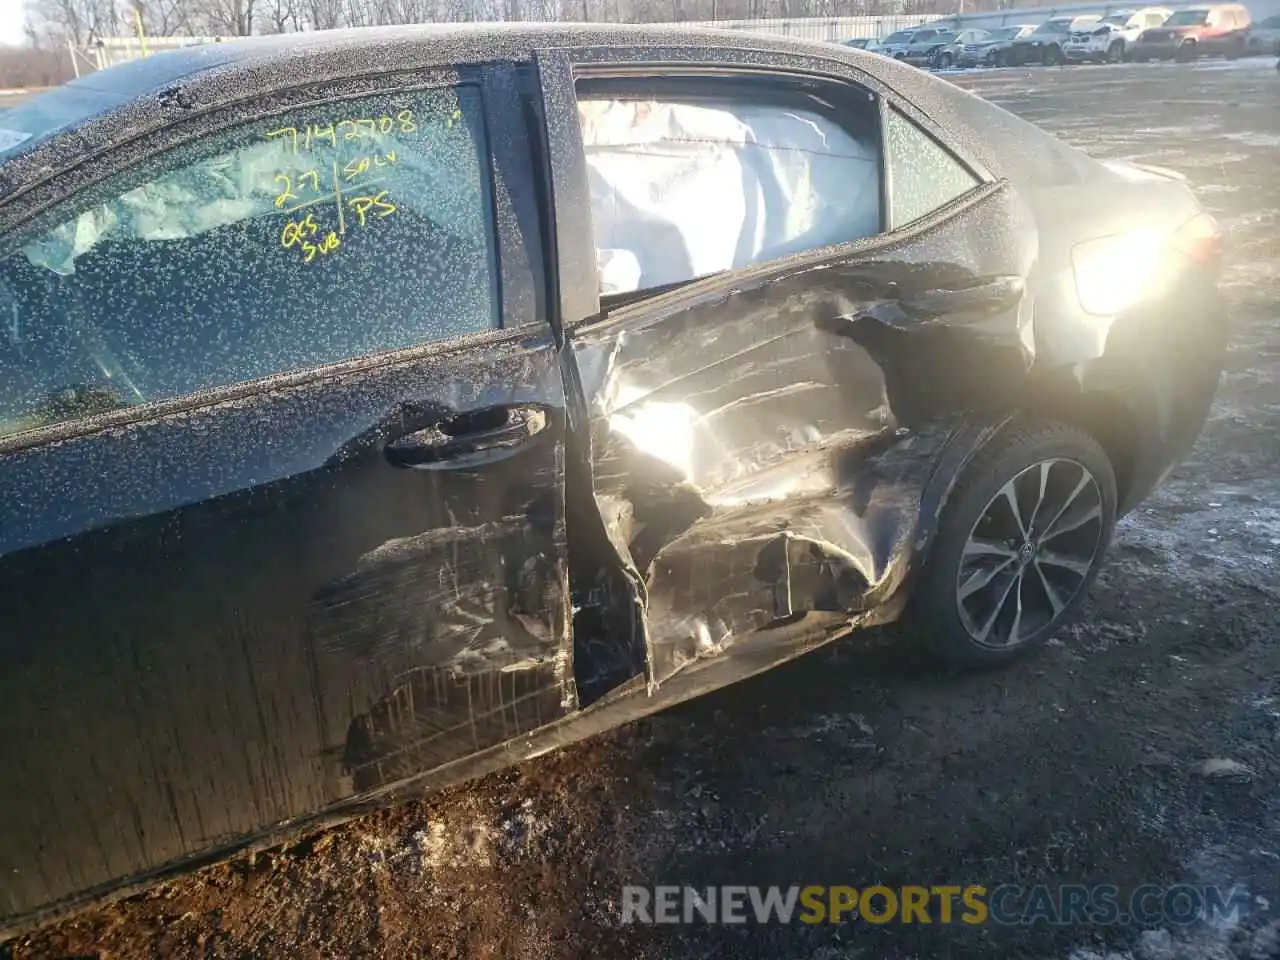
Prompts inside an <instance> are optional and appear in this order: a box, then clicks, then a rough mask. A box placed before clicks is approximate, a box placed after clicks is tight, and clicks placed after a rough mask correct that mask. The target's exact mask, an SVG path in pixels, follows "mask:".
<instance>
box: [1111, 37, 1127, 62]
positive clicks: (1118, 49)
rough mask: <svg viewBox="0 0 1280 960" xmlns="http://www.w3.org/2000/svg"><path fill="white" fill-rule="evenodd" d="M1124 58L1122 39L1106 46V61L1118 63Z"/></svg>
mask: <svg viewBox="0 0 1280 960" xmlns="http://www.w3.org/2000/svg"><path fill="white" fill-rule="evenodd" d="M1123 60H1124V41H1123V40H1117V41H1116V42H1115V43H1113V44H1111V46H1109V47H1107V63H1120V62H1122V61H1123Z"/></svg>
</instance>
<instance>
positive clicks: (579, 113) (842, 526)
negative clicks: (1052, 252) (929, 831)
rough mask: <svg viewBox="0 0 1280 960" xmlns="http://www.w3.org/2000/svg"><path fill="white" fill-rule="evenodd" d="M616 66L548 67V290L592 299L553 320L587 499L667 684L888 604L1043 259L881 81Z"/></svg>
mask: <svg viewBox="0 0 1280 960" xmlns="http://www.w3.org/2000/svg"><path fill="white" fill-rule="evenodd" d="M625 56H627V55H624V57H625ZM631 56H632V59H631V60H630V61H629V62H623V63H619V62H618V60H619V55H618V54H617V53H616V52H614V51H610V52H609V53H608V55H604V54H601V53H600V52H599V51H592V50H581V51H572V52H564V51H548V52H547V53H546V54H544V55H543V57H542V58H541V60H540V71H541V76H542V82H543V85H544V88H545V89H544V96H545V99H546V102H547V104H548V105H549V106H548V109H549V110H552V111H554V110H557V109H560V110H562V111H564V114H562V115H558V116H554V117H552V118H549V119H548V128H549V129H550V131H551V136H552V145H551V152H552V154H553V155H554V156H556V157H558V158H559V161H560V162H559V164H558V165H557V168H556V173H557V179H556V183H555V186H556V193H557V216H558V218H559V222H558V235H559V237H560V244H561V249H560V251H559V253H560V257H559V259H560V264H561V271H562V277H561V289H562V290H568V289H573V285H572V284H570V283H568V282H567V279H568V278H572V279H573V280H574V281H575V283H576V286H577V287H580V288H590V290H591V291H592V297H591V298H589V302H583V301H582V300H579V301H577V302H574V303H566V304H565V305H564V314H565V318H566V322H567V323H568V324H569V326H570V330H569V333H568V342H569V346H570V348H571V352H570V355H571V357H572V359H573V362H574V364H575V365H576V370H577V380H578V381H579V382H580V384H581V389H582V391H583V397H584V403H585V406H586V409H587V410H588V411H589V413H590V423H591V434H592V467H593V477H594V479H593V485H594V494H595V499H596V503H597V507H598V510H599V513H600V515H601V516H602V517H603V518H604V519H605V522H606V524H607V525H608V526H609V529H610V533H611V540H612V542H613V543H614V544H615V545H617V546H618V547H619V554H620V562H621V563H622V564H623V565H624V566H626V567H627V568H628V570H629V572H630V573H631V574H632V576H633V578H634V580H635V581H636V582H638V583H641V584H643V589H641V590H639V591H638V592H637V597H636V600H637V603H639V604H641V605H642V606H643V609H644V628H645V634H646V648H647V658H648V675H649V680H650V683H651V684H660V683H663V682H665V681H666V680H668V679H669V678H671V677H672V676H673V675H675V674H676V673H678V672H680V671H682V670H686V669H687V668H689V667H690V666H691V665H694V664H696V663H708V662H714V661H718V660H720V659H721V658H723V657H725V656H732V655H734V654H735V653H737V652H739V651H744V650H747V649H750V648H751V646H752V644H751V643H748V642H747V641H748V640H749V637H750V635H751V634H752V633H754V632H757V631H759V630H760V629H761V628H766V627H777V626H780V625H783V624H790V623H792V622H794V621H796V620H797V619H798V618H802V617H804V616H805V615H806V614H808V613H809V612H811V611H828V612H832V613H849V614H851V615H855V616H856V615H858V614H860V613H862V612H865V611H871V610H874V609H876V608H878V607H880V606H881V605H882V604H884V603H885V602H886V601H888V600H889V599H890V598H892V597H894V595H895V592H896V591H897V590H898V588H899V587H900V586H901V585H902V584H903V582H904V579H905V577H906V574H907V573H908V570H909V568H910V566H911V564H912V562H913V555H914V550H915V545H916V543H917V534H918V531H919V524H920V519H921V517H922V515H923V514H924V513H925V512H926V511H925V508H924V502H925V499H926V489H927V487H928V484H929V481H930V477H931V475H932V474H933V472H934V468H935V467H936V465H937V463H938V461H939V457H940V456H941V452H942V450H943V449H944V447H945V446H946V444H947V443H948V442H949V440H950V439H951V438H953V437H954V436H955V435H956V433H957V431H958V430H959V429H960V428H961V427H962V426H964V425H965V424H966V422H967V420H966V418H967V417H968V416H969V415H970V414H971V413H973V411H975V409H977V408H981V407H984V406H986V407H989V408H991V409H1000V408H1002V407H1004V406H1006V405H1007V404H1008V403H1009V397H1008V396H1007V395H1001V394H1002V392H1003V391H1004V390H1005V388H1007V387H1009V386H1012V385H1015V384H1017V383H1018V382H1019V381H1020V379H1021V378H1022V376H1023V375H1024V374H1025V373H1026V370H1027V364H1028V361H1029V358H1030V349H1031V330H1030V305H1029V302H1028V297H1027V296H1026V286H1027V284H1026V281H1027V278H1028V276H1029V274H1030V271H1031V268H1032V264H1033V262H1034V257H1035V249H1036V248H1035V233H1034V225H1033V222H1032V221H1031V219H1030V217H1029V215H1028V213H1027V211H1026V209H1025V208H1024V206H1023V205H1022V203H1021V201H1020V200H1019V199H1018V198H1017V197H1016V196H1015V195H1014V194H1013V193H1012V191H1011V190H1010V189H1009V188H1008V187H1007V186H1006V185H1004V184H1001V183H997V182H993V181H992V180H991V179H990V178H989V177H988V176H986V175H984V174H983V172H982V171H981V170H980V169H979V168H978V167H977V166H976V165H975V164H973V163H971V162H967V161H965V160H964V159H962V158H961V156H960V155H959V154H958V153H956V152H953V151H952V150H950V149H949V148H948V147H946V146H945V145H944V144H943V142H942V141H941V140H940V139H938V136H937V134H936V132H934V131H933V130H932V128H931V127H930V125H929V124H928V121H927V119H926V118H924V117H922V116H920V115H919V114H918V113H917V112H915V111H914V109H913V108H912V107H911V106H910V105H909V104H907V103H903V102H901V101H898V100H897V99H896V98H894V97H892V96H890V95H888V94H886V93H885V92H884V91H883V89H882V88H878V86H877V84H876V83H875V82H874V80H873V78H870V77H866V76H860V75H858V74H857V72H856V71H853V70H852V69H851V68H843V67H840V66H839V65H837V64H834V63H832V62H830V61H820V62H816V63H811V62H808V61H807V60H805V59H804V58H796V60H795V62H792V63H786V64H776V63H772V62H771V64H770V66H769V67H767V68H766V67H763V66H761V65H760V64H757V63H753V62H751V59H750V54H745V53H744V54H742V55H740V56H736V55H735V54H734V53H733V52H731V51H698V50H692V49H690V50H670V49H664V50H662V51H661V56H660V57H656V58H654V55H653V54H648V53H646V52H645V51H637V52H635V53H634V55H631ZM606 60H607V62H602V61H606ZM841 71H843V73H842V72H841ZM574 237H591V238H594V248H593V249H591V250H589V251H586V252H584V251H569V252H568V253H567V252H566V250H565V249H564V245H565V243H566V242H567V239H566V238H574ZM582 264H591V265H593V266H594V267H595V269H594V271H592V272H594V274H595V275H594V276H588V275H587V271H585V270H583V269H582V268H581V265H582ZM575 271H577V272H576V273H575ZM790 652H795V651H794V649H792V650H791V651H790ZM783 655H785V651H783V650H781V649H778V650H773V651H769V650H765V651H761V650H759V649H756V650H754V652H753V653H752V654H751V657H752V661H753V663H754V664H755V668H762V667H764V666H768V665H769V664H770V662H771V661H772V660H773V659H776V658H781V657H782V656H783Z"/></svg>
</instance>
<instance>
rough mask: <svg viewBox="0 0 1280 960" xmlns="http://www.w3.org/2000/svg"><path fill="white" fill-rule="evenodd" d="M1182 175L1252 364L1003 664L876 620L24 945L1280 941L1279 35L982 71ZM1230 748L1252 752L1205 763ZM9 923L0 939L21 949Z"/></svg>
mask: <svg viewBox="0 0 1280 960" xmlns="http://www.w3.org/2000/svg"><path fill="white" fill-rule="evenodd" d="M954 79H955V80H956V82H958V83H962V84H963V85H965V86H967V87H970V88H972V89H974V90H976V91H978V92H980V93H982V94H984V95H986V96H988V97H990V98H992V99H994V100H996V101H998V102H1001V103H1003V104H1005V105H1007V106H1008V107H1010V108H1011V109H1013V110H1014V111H1015V112H1017V113H1020V114H1021V115H1023V116H1025V117H1027V118H1029V119H1031V120H1034V121H1036V122H1037V123H1040V124H1042V125H1044V126H1045V127H1048V128H1049V129H1052V130H1054V131H1057V132H1058V133H1060V134H1061V135H1062V136H1064V137H1066V138H1067V139H1069V140H1071V141H1073V142H1075V143H1078V144H1079V145H1081V146H1083V147H1085V148H1087V149H1089V150H1091V151H1093V152H1094V153H1096V154H1098V155H1101V156H1106V157H1117V158H1125V159H1135V160H1143V161H1148V162H1152V163H1157V164H1161V165H1164V166H1167V167H1172V168H1174V169H1177V170H1180V171H1182V172H1184V173H1186V174H1188V175H1189V176H1190V177H1191V178H1192V179H1193V180H1194V182H1195V184H1196V185H1197V189H1198V191H1199V193H1200V196H1201V197H1202V199H1203V201H1204V203H1205V204H1206V206H1207V207H1208V208H1209V209H1210V210H1211V211H1212V212H1213V213H1214V214H1215V215H1217V216H1218V217H1219V218H1220V219H1221V221H1222V222H1223V223H1224V224H1225V225H1226V228H1227V231H1228V237H1229V242H1230V253H1229V265H1228V268H1227V271H1226V275H1225V288H1226V293H1227V296H1228V298H1229V301H1230V304H1231V308H1232V315H1233V318H1234V322H1235V327H1236V329H1235V333H1234V337H1233V347H1232V350H1231V355H1230V359H1229V367H1228V370H1227V373H1226V375H1225V376H1224V378H1223V381H1222V385H1221V389H1220V391H1219V395H1218V400H1217V403H1216V405H1215V407H1214V410H1213V414H1212V417H1211V420H1210V423H1209V425H1208V427H1207V428H1206V431H1205V433H1204V436H1203V438H1202V439H1201V441H1200V443H1199V445H1198V446H1197V447H1196V448H1195V451H1194V453H1193V454H1192V456H1191V457H1190V458H1189V459H1188V460H1187V462H1186V463H1185V464H1184V465H1183V466H1182V467H1181V469H1180V470H1179V471H1178V472H1177V474H1176V476H1175V477H1174V478H1173V479H1172V480H1171V481H1170V482H1169V484H1168V485H1167V486H1166V487H1165V488H1164V489H1163V490H1162V491H1161V492H1160V493H1159V494H1158V495H1157V496H1155V497H1154V498H1153V499H1152V500H1151V501H1149V503H1148V504H1147V505H1146V507H1145V508H1144V509H1142V510H1140V511H1138V512H1137V513H1136V514H1135V515H1133V516H1131V517H1129V518H1128V519H1126V521H1125V522H1124V523H1123V524H1122V526H1121V529H1120V530H1119V532H1118V538H1117V543H1116V545H1115V550H1114V553H1113V557H1112V559H1111V561H1110V563H1109V564H1108V565H1107V567H1106V569H1105V571H1104V573H1103V575H1102V577H1101V579H1100V581H1099V583H1098V585H1097V587H1096V589H1095V591H1094V595H1093V599H1092V601H1091V602H1090V604H1089V607H1088V609H1087V610H1086V612H1085V615H1084V617H1083V619H1082V620H1081V622H1080V623H1079V624H1078V625H1076V626H1075V627H1074V628H1072V629H1071V630H1069V631H1068V632H1067V633H1066V634H1064V635H1063V636H1062V637H1061V638H1060V642H1054V643H1053V644H1052V646H1051V647H1050V648H1049V649H1047V650H1045V651H1043V652H1042V653H1041V654H1040V655H1038V656H1036V657H1033V658H1031V659H1029V660H1027V661H1025V662H1023V663H1022V664H1020V665H1018V666H1016V667H1015V668H1013V669H1009V670H1004V671H1001V672H998V673H987V674H978V675H963V676H953V675H944V674H940V673H938V672H937V671H936V670H934V669H932V668H931V667H930V665H929V662H928V660H927V659H926V658H924V657H922V656H921V655H920V654H919V653H918V652H917V649H916V646H915V644H914V643H913V642H912V638H910V637H902V636H895V635H894V634H893V633H892V632H873V633H868V634H863V635H858V636H854V637H852V638H850V639H848V640H846V641H842V642H840V643H838V644H836V645H834V646H832V647H830V648H827V649H825V650H823V651H820V652H818V653H816V654H814V655H811V656H809V657H808V658H804V659H802V660H801V661H798V662H796V663H794V664H791V665H789V666H786V667H783V668H780V669H777V670H775V671H773V672H771V673H769V674H767V675H765V676H762V677H760V678H757V679H755V680H753V681H750V682H746V683H742V684H739V685H737V686H734V687H732V688H730V689H726V690H724V691H722V692H720V693H718V694H715V695H712V696H709V697H706V698H704V699H703V700H701V701H699V702H696V703H692V704H689V705H687V706H684V707H682V708H679V709H675V710H671V711H669V712H667V713H665V714H663V715H660V716H657V717H655V718H652V719H649V720H645V721H642V722H639V723H635V724H633V725H631V726H629V727H626V728H624V729H621V730H618V731H616V732H614V733H612V734H609V735H606V736H604V737H600V738H597V739H595V740H594V741H591V742H589V743H586V744H584V745H581V746H578V747H576V748H573V749H568V750H564V751H562V752H560V753H558V754H555V755H551V756H547V757H543V758H541V759H538V760H536V761H533V762H530V763H527V764H525V765H523V766H521V767H519V768H517V769H515V770H513V771H510V772H507V773H504V774H501V775H497V776H492V777H489V778H487V779H485V780H481V781H479V782H477V783H474V784H471V785H470V786H468V787H466V788H462V789H457V790H454V791H452V792H450V793H447V794H444V795H441V796H438V797H435V798H432V799H429V800H425V801H422V802H417V803H413V804H410V805H408V806H405V807H401V808H399V809H397V810H395V811H391V812H386V813H382V814H378V815H373V816H369V817H366V818H363V819H361V820H358V821H355V822H353V823H350V824H348V825H347V826H345V827H343V828H340V829H337V830H334V831H331V832H329V833H327V834H324V835H321V836H320V837H318V838H312V839H311V840H309V841H307V842H305V843H303V844H301V845H298V846H295V847H292V848H288V849H281V850H277V851H274V852H272V853H269V854H260V855H258V856H257V857H255V858H253V859H252V860H241V861H238V862H235V863H232V864H229V865H226V866H221V867H216V868H213V869H209V870H206V871H205V872H203V873H200V874H198V875H196V876H194V877H190V878H188V879H185V880H181V881H177V882H174V883H171V884H169V885H167V886H165V887H162V888H160V889H158V890H156V891H154V892H151V893H149V894H145V895H142V896H139V897H135V898H133V899H131V900H127V901H122V902H120V903H117V904H115V905H113V906H110V907H108V908H105V909H102V910H99V911H97V912H92V913H87V914H83V915H81V916H79V917H77V918H75V919H73V920H70V921H67V922H65V923H63V924H61V925H59V926H55V927H52V928H49V929H46V930H44V931H42V932H40V933H38V934H36V935H33V936H30V937H28V938H26V939H24V940H21V941H18V942H16V943H12V944H10V945H9V948H8V949H9V950H10V951H11V952H12V955H13V956H14V957H15V958H35V957H50V958H53V957H86V956H93V957H100V958H108V957H111V958H115V957H152V956H159V957H236V958H241V957H244V958H248V957H272V958H274V957H289V958H298V960H303V958H339V957H342V958H345V957H370V958H379V960H384V958H385V960H390V958H409V957H415V958H418V957H520V958H548V957H592V958H601V960H604V958H624V957H625V958H670V960H685V958H688V960H693V958H711V957H734V958H752V957H761V958H765V957H768V958H773V960H779V958H789V960H852V958H868V960H870V958H886V960H887V958H895V960H896V958H902V960H905V958H910V957H919V958H961V957H983V958H987V957H996V958H1002V957H1017V958H1023V957H1025V958H1037V960H1190V958H1196V960H1200V958H1204V960H1219V958H1224V960H1225V958H1234V960H1264V958H1277V957H1280V789H1278V788H1280V642H1277V641H1278V638H1280V576H1277V570H1278V568H1280V74H1278V73H1277V71H1276V69H1275V65H1274V62H1273V61H1271V60H1265V61H1263V60H1251V61H1241V62H1238V63H1232V64H1227V63H1222V62H1217V63H1204V64H1199V65H1196V66H1182V65H1158V66H1157V65H1132V66H1122V67H1099V68H1086V67H1081V68H1074V69H1065V70H1056V69H1055V70H1035V71H1031V72H1023V71H994V72H988V73H982V74H972V75H966V76H956V77H955V78H954ZM1211 759H1222V760H1230V761H1234V762H1235V763H1237V764H1240V765H1243V767H1242V768H1236V769H1237V771H1238V772H1239V774H1240V775H1239V776H1237V777H1234V778H1228V779H1216V778H1212V777H1206V776H1204V775H1202V772H1201V771H1200V769H1199V768H1200V765H1201V764H1202V763H1203V762H1204V761H1206V760H1211ZM1180 881H1186V882H1192V883H1196V884H1205V883H1213V884H1218V885H1221V886H1223V887H1231V886H1237V887H1240V888H1243V889H1246V890H1247V892H1248V901H1247V909H1245V910H1243V911H1241V913H1240V915H1239V916H1238V918H1237V920H1236V922H1234V923H1233V922H1219V923H1215V924H1200V925H1194V924H1193V925H1190V926H1187V927H1176V926H1164V927H1153V928H1150V929H1145V930H1144V929H1139V928H1137V927H1135V926H1125V925H1112V926H1106V927H1086V926H1065V927H1050V926H1048V925H1046V924H1043V923H1040V924H1035V925H1032V926H1025V927H1023V926H1018V927H999V926H994V925H986V926H983V927H967V926H963V925H951V926H941V925H933V926H918V925H913V926H903V925H901V924H898V923H891V924H887V925H883V926H875V925H871V924H868V923H866V922H864V921H861V920H858V919H856V918H854V919H849V920H847V922H844V923H842V924H839V925H834V926H833V925H821V926H806V925H804V924H800V923H793V924H789V925H772V926H757V925H749V926H746V927H735V926H717V927H712V926H709V925H706V924H702V925H695V926H690V927H663V928H652V927H639V926H633V925H629V926H623V925H621V924H620V923H619V922H618V916H619V899H620V888H621V885H622V884H624V883H642V884H649V885H653V884H659V883H671V884H709V883H729V884H748V883H760V884H784V885H789V884H792V883H799V884H808V883H814V884H852V885H854V886H860V885H865V884H869V883H872V882H881V883H886V884H889V885H891V886H892V885H900V884H914V883H923V884H936V883H948V882H949V883H956V884H967V883H982V884H985V885H987V886H989V887H991V886H995V885H997V884H1000V883H1017V884H1023V885H1027V884H1031V883H1046V884H1060V883H1082V884H1102V883H1111V884H1115V885H1117V886H1119V887H1121V888H1129V887H1134V886H1137V885H1139V884H1144V883H1162V884H1171V883H1176V882H1180ZM3 952H4V951H3V948H0V953H3Z"/></svg>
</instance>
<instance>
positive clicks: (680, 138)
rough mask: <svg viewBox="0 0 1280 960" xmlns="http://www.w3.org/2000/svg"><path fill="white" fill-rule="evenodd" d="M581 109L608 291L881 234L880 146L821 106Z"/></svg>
mask: <svg viewBox="0 0 1280 960" xmlns="http://www.w3.org/2000/svg"><path fill="white" fill-rule="evenodd" d="M579 117H580V120H581V123H582V138H583V143H584V146H585V148H586V158H587V166H588V170H589V175H590V180H591V183H590V186H591V211H592V216H593V219H594V226H595V234H596V249H597V253H598V256H599V259H600V280H601V291H602V292H603V293H623V292H628V291H630V290H636V289H648V288H651V287H657V286H662V285H664V284H668V283H675V282H678V281H681V280H689V279H692V278H694V277H700V276H706V275H708V274H713V273H718V272H721V271H724V270H732V269H735V268H739V267H745V266H748V265H750V264H752V263H757V262H760V261H764V260H772V259H776V258H778V257H783V256H787V255H789V254H792V253H797V252H800V251H804V250H812V249H815V248H818V247H823V246H827V245H829V244H837V243H845V242H848V241H851V240H856V239H860V238H862V237H868V236H873V235H875V234H876V233H878V232H879V231H880V181H879V172H878V162H877V160H878V158H877V152H876V148H875V144H874V143H867V142H862V141H860V140H858V139H856V138H854V137H853V136H851V135H850V134H849V133H848V132H847V131H846V130H845V129H844V128H842V127H841V126H839V125H837V124H836V123H834V122H832V121H831V120H828V119H826V118H825V117H822V116H820V115H819V114H817V113H811V112H807V111H803V110H795V109H791V108H787V107H780V106H768V105H752V104H724V105H719V104H714V105H713V104H702V103H679V102H664V101H655V100H582V101H579ZM623 264H625V265H626V269H620V268H621V267H622V265H623ZM635 265H638V268H639V269H638V275H637V270H636V269H635Z"/></svg>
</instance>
